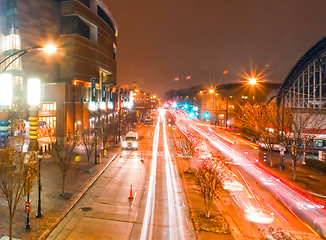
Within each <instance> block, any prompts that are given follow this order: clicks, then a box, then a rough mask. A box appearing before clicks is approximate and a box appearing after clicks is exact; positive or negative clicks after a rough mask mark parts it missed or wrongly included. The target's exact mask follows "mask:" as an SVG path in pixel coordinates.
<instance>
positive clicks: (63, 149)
mask: <svg viewBox="0 0 326 240" xmlns="http://www.w3.org/2000/svg"><path fill="white" fill-rule="evenodd" d="M51 139H53V137H51ZM79 139H80V134H79V132H78V131H75V132H73V133H68V135H67V137H65V138H64V139H63V140H62V141H58V140H57V141H56V142H55V143H54V144H53V145H54V157H53V158H52V159H53V161H54V163H55V164H56V165H57V166H58V167H59V168H60V170H61V175H62V186H61V195H60V198H67V197H68V196H71V194H69V193H65V183H66V176H67V172H68V170H69V169H70V167H71V165H72V163H73V162H74V160H75V156H76V150H77V148H78V146H79V142H80V141H79Z"/></svg>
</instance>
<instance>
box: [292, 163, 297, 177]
mask: <svg viewBox="0 0 326 240" xmlns="http://www.w3.org/2000/svg"><path fill="white" fill-rule="evenodd" d="M292 172H293V181H296V180H297V163H296V161H295V160H294V159H292Z"/></svg>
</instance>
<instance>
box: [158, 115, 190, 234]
mask: <svg viewBox="0 0 326 240" xmlns="http://www.w3.org/2000/svg"><path fill="white" fill-rule="evenodd" d="M166 132H167V130H166V123H165V120H164V122H163V135H164V152H165V173H166V186H167V192H168V206H169V239H181V240H182V239H185V237H184V236H185V234H184V229H185V228H184V227H183V223H184V222H185V220H184V216H183V214H182V213H181V202H182V200H181V199H180V197H178V192H181V189H180V186H179V184H178V182H179V181H178V179H177V177H176V176H177V175H176V174H177V173H176V172H175V171H174V169H175V168H174V165H173V164H172V161H171V154H170V151H169V146H168V141H167V134H166Z"/></svg>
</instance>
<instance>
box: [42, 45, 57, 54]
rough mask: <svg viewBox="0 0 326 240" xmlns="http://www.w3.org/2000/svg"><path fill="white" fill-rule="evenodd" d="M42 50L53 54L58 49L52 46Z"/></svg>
mask: <svg viewBox="0 0 326 240" xmlns="http://www.w3.org/2000/svg"><path fill="white" fill-rule="evenodd" d="M40 50H44V51H45V52H46V53H48V54H53V53H55V52H56V51H57V47H56V46H54V45H52V44H51V45H47V46H45V47H44V48H43V49H40Z"/></svg>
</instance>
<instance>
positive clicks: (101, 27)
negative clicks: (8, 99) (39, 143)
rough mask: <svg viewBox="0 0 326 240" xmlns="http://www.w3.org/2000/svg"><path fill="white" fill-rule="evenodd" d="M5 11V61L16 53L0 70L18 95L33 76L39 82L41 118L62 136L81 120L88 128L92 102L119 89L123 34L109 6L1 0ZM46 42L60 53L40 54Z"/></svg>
mask: <svg viewBox="0 0 326 240" xmlns="http://www.w3.org/2000/svg"><path fill="white" fill-rule="evenodd" d="M0 8H1V9H0V30H1V31H0V43H1V47H0V57H1V59H5V58H6V57H9V56H11V55H13V56H12V57H9V58H8V60H6V61H5V62H4V63H3V64H1V66H0V69H1V71H3V70H4V68H6V69H5V72H8V73H11V74H12V75H13V87H14V97H22V96H24V95H25V94H26V93H25V90H26V83H27V79H28V78H30V77H37V78H40V79H41V82H42V93H41V106H40V111H39V120H40V121H43V122H44V123H46V125H47V126H49V127H50V128H52V129H54V130H55V132H56V135H57V136H59V137H60V136H65V135H66V134H67V132H69V131H73V130H74V127H75V125H76V123H77V122H78V123H79V122H81V123H82V124H84V126H88V124H89V115H90V112H89V105H90V103H91V102H92V101H93V102H98V103H99V102H102V101H106V100H107V98H106V95H107V92H108V91H109V88H110V85H111V88H112V85H113V86H114V85H116V48H117V47H116V46H117V33H118V30H117V24H116V21H115V19H114V17H113V15H112V13H111V11H110V10H109V8H108V6H106V5H105V4H104V3H103V2H102V1H101V0H69V1H67V0H37V1H35V0H32V1H27V0H0ZM47 44H54V45H55V46H56V47H57V49H58V51H57V52H56V53H55V54H54V55H51V56H49V55H46V54H45V53H44V51H38V50H39V49H40V48H39V47H40V46H45V45H47ZM22 50H26V51H22ZM19 52H23V53H24V54H21V55H20V54H17V53H19ZM15 53H16V54H15ZM92 78H93V79H95V84H94V82H93V87H94V86H95V89H93V93H94V95H92V99H91V79H92ZM96 104H97V103H96ZM107 107H108V104H107V103H106V107H105V108H106V109H107Z"/></svg>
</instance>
